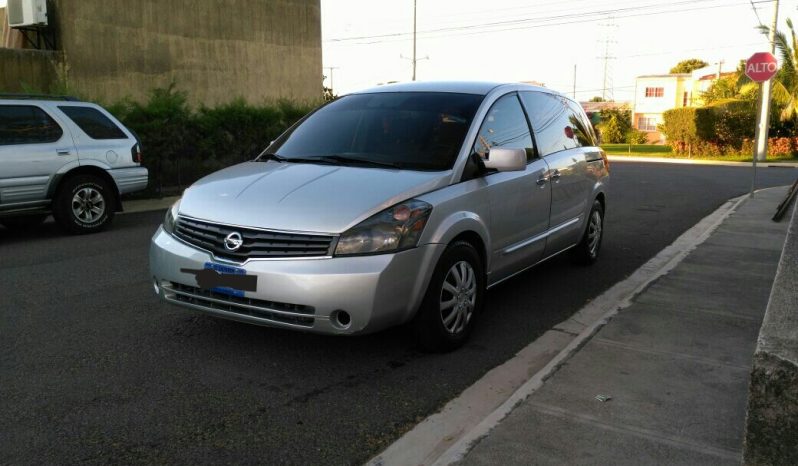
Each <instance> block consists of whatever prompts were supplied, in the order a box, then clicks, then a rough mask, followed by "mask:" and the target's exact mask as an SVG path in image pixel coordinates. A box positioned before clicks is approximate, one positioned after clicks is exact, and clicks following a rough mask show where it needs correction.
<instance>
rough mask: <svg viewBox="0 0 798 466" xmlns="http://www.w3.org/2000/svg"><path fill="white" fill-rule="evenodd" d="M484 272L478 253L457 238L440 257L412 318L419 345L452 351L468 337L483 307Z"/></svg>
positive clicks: (430, 348)
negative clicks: (422, 298)
mask: <svg viewBox="0 0 798 466" xmlns="http://www.w3.org/2000/svg"><path fill="white" fill-rule="evenodd" d="M484 295H485V274H484V266H483V265H482V260H481V259H480V257H479V253H477V250H476V249H474V246H472V245H471V244H470V243H468V242H466V241H456V242H454V243H452V244H450V245H449V247H447V248H446V251H444V253H443V255H442V256H441V258H440V260H439V261H438V264H437V265H436V266H435V271H434V272H433V274H432V279H431V280H430V284H429V287H428V288H427V292H426V294H425V295H424V300H423V301H422V304H421V307H420V308H419V310H418V313H417V314H416V317H415V319H414V320H413V328H414V333H415V335H416V340H417V342H418V345H419V347H420V348H421V349H422V350H424V351H428V352H448V351H453V350H455V349H457V348H459V347H461V346H463V344H464V343H465V342H466V341H467V340H468V337H469V335H470V334H471V331H472V330H473V328H474V323H475V321H476V318H477V316H478V315H479V312H480V311H481V309H482V304H483V299H484Z"/></svg>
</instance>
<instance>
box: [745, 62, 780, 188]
mask: <svg viewBox="0 0 798 466" xmlns="http://www.w3.org/2000/svg"><path fill="white" fill-rule="evenodd" d="M778 70H779V64H778V61H776V57H774V56H773V54H772V53H770V52H757V53H755V54H753V55H751V58H749V59H748V61H747V62H746V63H745V75H746V76H748V77H749V78H750V79H751V81H754V82H757V83H759V95H760V97H761V98H760V99H759V116H758V119H757V125H756V132H755V134H756V138H755V140H754V154H753V156H754V160H753V168H754V177H753V180H752V181H751V195H752V196H753V194H754V190H755V189H756V162H757V160H765V158H766V157H767V147H768V126H769V123H770V122H769V121H768V118H769V116H770V86H765V85H763V83H768V84H769V83H770V80H771V79H772V78H773V76H774V75H775V74H776V71H778ZM766 87H767V89H766ZM765 92H767V95H765Z"/></svg>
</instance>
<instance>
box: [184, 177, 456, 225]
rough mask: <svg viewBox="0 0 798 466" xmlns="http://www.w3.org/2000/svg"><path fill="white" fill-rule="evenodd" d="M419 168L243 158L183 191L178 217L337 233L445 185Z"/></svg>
mask: <svg viewBox="0 0 798 466" xmlns="http://www.w3.org/2000/svg"><path fill="white" fill-rule="evenodd" d="M450 177H451V171H445V172H423V171H410V170H395V169H382V168H362V167H351V166H340V165H321V164H308V163H288V162H277V161H268V162H245V163H242V164H239V165H234V166H232V167H228V168H225V169H224V170H220V171H218V172H216V173H213V174H211V175H209V176H206V177H205V178H202V179H201V180H199V181H197V182H196V183H194V184H193V185H192V186H191V187H190V188H188V189H186V191H185V193H184V194H183V198H182V200H181V202H180V209H179V213H180V215H187V216H189V217H194V218H197V219H203V220H208V221H211V222H218V223H227V224H232V225H241V226H251V227H256V228H267V229H275V230H287V231H306V232H320V233H342V232H344V231H346V230H348V229H349V228H350V227H352V226H355V225H357V224H358V223H360V222H361V221H363V220H365V219H366V218H368V217H370V216H372V215H374V214H375V213H377V212H379V211H381V210H384V209H386V208H388V207H390V206H392V205H394V204H396V203H399V202H401V201H404V200H407V199H409V198H412V197H415V196H419V195H421V194H423V193H426V192H429V191H433V190H435V189H438V188H441V187H443V186H446V185H447V184H448V181H449V178H450Z"/></svg>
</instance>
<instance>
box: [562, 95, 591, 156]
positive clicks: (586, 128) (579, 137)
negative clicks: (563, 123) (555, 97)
mask: <svg viewBox="0 0 798 466" xmlns="http://www.w3.org/2000/svg"><path fill="white" fill-rule="evenodd" d="M568 109H569V110H570V111H571V117H570V118H569V119H570V120H571V126H572V127H573V129H574V136H575V137H576V142H578V143H579V145H580V146H583V147H587V146H595V145H596V136H595V134H594V133H593V125H592V124H591V123H590V120H589V119H588V118H587V115H585V111H584V110H582V106H581V105H579V104H577V103H576V102H574V101H572V100H569V101H568Z"/></svg>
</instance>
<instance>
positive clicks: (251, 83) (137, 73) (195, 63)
mask: <svg viewBox="0 0 798 466" xmlns="http://www.w3.org/2000/svg"><path fill="white" fill-rule="evenodd" d="M51 13H53V16H54V17H51V19H53V20H55V22H56V23H57V24H58V28H59V48H61V49H62V50H63V52H64V56H65V62H66V65H67V69H66V71H67V75H68V81H69V86H70V88H72V89H74V90H75V91H76V92H77V93H79V94H81V95H85V96H87V97H91V98H93V99H101V100H103V101H113V100H116V99H119V98H122V97H125V96H130V97H132V98H134V99H136V100H140V99H143V98H145V97H146V95H147V92H148V91H149V90H150V89H152V88H153V87H166V86H168V85H169V83H170V82H171V81H173V80H174V81H175V83H176V84H177V87H178V89H181V90H185V91H188V94H189V98H190V99H191V100H192V101H193V102H194V103H205V104H215V103H220V102H227V101H229V100H230V99H232V98H234V97H236V96H243V97H245V98H246V99H247V100H248V101H250V102H261V101H264V100H269V99H274V98H281V97H285V98H294V99H300V100H307V99H319V98H320V96H321V93H322V83H321V79H322V69H321V66H322V63H321V10H320V5H319V0H168V1H165V0H134V1H131V0H55V11H52V12H51Z"/></svg>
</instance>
